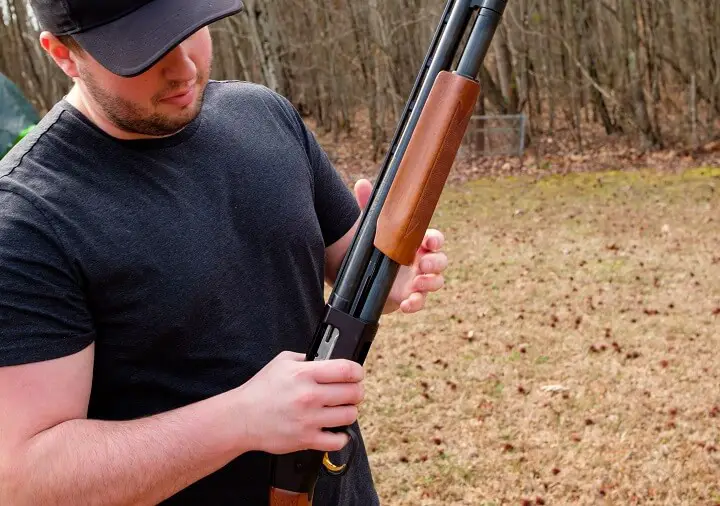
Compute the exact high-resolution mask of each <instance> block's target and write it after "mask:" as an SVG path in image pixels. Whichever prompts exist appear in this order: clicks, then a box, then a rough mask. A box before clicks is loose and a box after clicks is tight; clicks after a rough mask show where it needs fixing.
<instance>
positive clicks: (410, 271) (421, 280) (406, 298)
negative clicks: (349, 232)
mask: <svg viewBox="0 0 720 506" xmlns="http://www.w3.org/2000/svg"><path fill="white" fill-rule="evenodd" d="M371 192H372V184H371V183H370V181H368V180H366V179H361V180H360V181H358V182H357V183H356V184H355V197H356V199H357V201H358V204H359V205H360V207H361V208H362V209H364V208H365V206H366V204H367V201H368V199H369V198H370V193H371ZM444 243H445V236H444V235H443V234H442V233H441V232H440V231H438V230H435V229H428V231H427V232H426V233H425V237H424V238H423V241H422V244H421V245H420V247H419V248H418V250H417V252H416V253H415V260H414V261H413V263H412V265H409V266H405V265H403V266H401V267H400V270H399V271H398V275H397V277H396V278H395V283H394V284H393V287H392V289H391V290H390V294H389V296H388V299H387V302H386V303H385V307H384V308H383V314H388V313H392V312H395V311H397V310H398V309H400V311H402V312H403V313H416V312H418V311H420V310H421V309H423V308H424V307H425V302H426V300H427V297H428V294H429V293H430V292H437V291H438V290H440V289H441V288H442V287H443V286H445V279H444V278H443V272H444V271H445V269H446V268H447V265H448V258H447V256H446V255H445V253H443V252H442V251H441V250H442V247H443V244H444Z"/></svg>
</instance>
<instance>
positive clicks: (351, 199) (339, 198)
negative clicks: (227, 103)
mask: <svg viewBox="0 0 720 506" xmlns="http://www.w3.org/2000/svg"><path fill="white" fill-rule="evenodd" d="M271 93H272V95H273V96H274V97H275V99H276V100H277V101H278V102H280V105H281V107H282V109H283V110H284V111H285V114H286V115H287V116H288V118H289V120H290V121H291V122H292V125H293V127H294V130H295V132H296V135H297V136H298V140H299V141H300V143H301V144H302V146H303V148H304V149H305V152H306V153H307V156H308V160H309V161H310V166H311V168H312V171H313V179H314V195H315V197H314V198H315V212H316V214H317V217H318V220H319V222H320V228H321V229H322V234H323V239H324V241H325V246H326V247H327V246H330V245H331V244H333V243H334V242H335V241H337V240H338V239H340V238H341V237H342V236H343V235H345V234H346V233H347V232H348V230H350V228H352V226H353V225H354V224H355V222H356V221H357V219H358V218H359V217H360V207H359V206H358V204H357V201H356V200H355V196H354V195H353V192H352V191H351V190H350V189H349V188H348V186H347V184H346V183H345V182H344V181H343V179H342V176H341V175H340V174H339V173H338V171H337V169H335V167H334V166H333V164H332V162H331V161H330V158H329V157H328V155H327V153H326V152H325V151H324V150H323V149H322V147H321V146H320V144H319V143H318V141H317V138H316V137H315V135H314V134H313V132H312V131H311V130H310V129H309V128H308V126H307V125H306V124H305V122H304V121H303V120H302V117H301V116H300V114H299V113H298V111H297V109H295V107H294V106H293V105H292V103H291V102H290V101H289V100H288V99H286V98H285V97H283V96H282V95H280V94H277V93H275V92H271Z"/></svg>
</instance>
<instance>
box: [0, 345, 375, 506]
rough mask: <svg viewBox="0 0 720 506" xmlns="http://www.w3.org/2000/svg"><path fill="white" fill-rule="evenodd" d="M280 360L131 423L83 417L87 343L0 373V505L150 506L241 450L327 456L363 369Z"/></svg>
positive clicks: (347, 417)
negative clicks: (234, 384) (211, 393)
mask: <svg viewBox="0 0 720 506" xmlns="http://www.w3.org/2000/svg"><path fill="white" fill-rule="evenodd" d="M304 358H305V357H304V355H302V354H295V353H289V352H286V353H282V354H280V355H279V356H278V357H276V358H275V359H274V360H273V361H271V362H270V364H268V365H267V366H266V367H265V368H263V370H261V371H260V373H258V374H257V375H256V376H255V377H253V378H252V379H251V380H250V381H249V382H247V383H245V384H244V385H242V386H241V387H238V388H236V389H233V390H230V391H228V392H225V393H223V394H220V395H217V396H215V397H211V398H209V399H206V400H203V401H200V402H197V403H195V404H191V405H188V406H185V407H183V408H180V409H176V410H173V411H169V412H165V413H162V414H159V415H156V416H151V417H147V418H142V419H138V420H130V421H100V420H88V419H87V418H86V416H87V405H88V399H89V394H90V384H91V376H92V364H93V346H92V345H91V346H90V347H88V348H86V349H85V350H83V351H81V352H79V353H76V354H75V355H72V356H69V357H65V358H60V359H55V360H49V361H45V362H39V363H34V364H27V365H20V366H11V367H4V368H0V413H3V416H2V418H0V504H3V505H5V504H7V505H12V506H45V505H51V504H52V505H63V506H81V505H82V506H100V505H102V506H110V505H112V506H120V505H128V506H130V505H132V506H142V505H154V504H157V503H159V502H161V501H162V500H164V499H166V498H168V497H170V496H172V495H174V494H175V493H176V492H178V491H180V490H181V489H183V488H185V487H187V486H188V485H190V484H192V483H194V482H195V481H197V480H199V479H200V478H202V477H204V476H206V475H208V474H210V473H212V472H213V471H215V470H217V469H219V468H220V467H222V466H223V465H225V464H226V463H228V462H229V461H230V460H232V459H233V458H235V457H237V456H238V455H240V454H242V453H244V452H246V451H250V450H258V451H266V452H270V453H288V452H292V451H297V450H301V449H306V448H312V449H317V450H321V451H336V450H339V449H341V448H343V447H344V446H345V445H346V444H347V442H348V440H347V436H346V435H344V434H333V433H328V432H325V431H323V430H322V429H323V427H334V426H343V425H350V424H352V423H354V422H355V420H356V419H357V407H356V404H358V403H360V402H361V401H362V399H363V396H364V391H363V389H362V384H361V383H360V382H361V381H362V379H363V377H364V371H363V370H362V368H361V367H360V366H359V365H358V364H355V363H353V362H348V361H341V360H337V361H325V362H305V361H304Z"/></svg>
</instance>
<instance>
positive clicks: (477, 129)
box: [462, 114, 527, 158]
mask: <svg viewBox="0 0 720 506" xmlns="http://www.w3.org/2000/svg"><path fill="white" fill-rule="evenodd" d="M526 128H527V117H526V116H525V115H524V114H507V115H493V116H480V115H475V116H473V117H472V118H470V124H469V125H468V128H467V133H466V134H465V137H464V139H463V144H462V152H463V154H464V155H465V156H467V157H470V158H479V157H492V156H522V155H523V153H524V151H525V133H526Z"/></svg>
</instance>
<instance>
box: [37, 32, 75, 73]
mask: <svg viewBox="0 0 720 506" xmlns="http://www.w3.org/2000/svg"><path fill="white" fill-rule="evenodd" d="M40 45H41V46H42V48H43V49H44V50H45V52H46V53H47V54H49V55H50V57H51V58H52V59H53V60H54V61H55V63H56V64H57V66H58V67H60V68H61V69H62V71H63V72H65V74H66V75H67V76H68V77H71V78H74V77H78V76H79V74H78V68H77V63H76V58H77V55H76V54H75V53H73V52H72V51H70V49H69V48H68V47H67V46H65V45H64V44H63V43H62V42H60V40H59V39H58V38H57V37H55V36H54V35H53V34H52V33H50V32H42V33H41V34H40Z"/></svg>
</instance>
